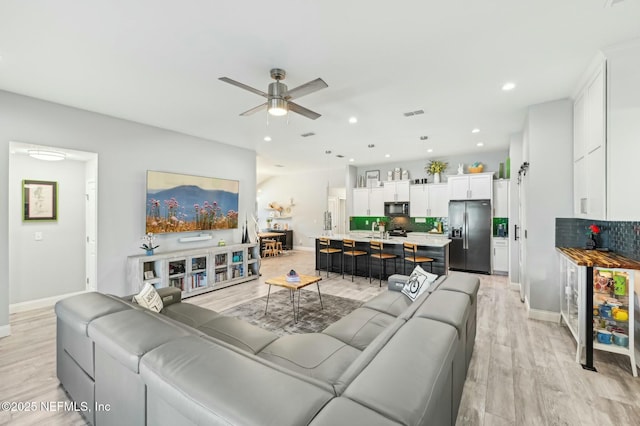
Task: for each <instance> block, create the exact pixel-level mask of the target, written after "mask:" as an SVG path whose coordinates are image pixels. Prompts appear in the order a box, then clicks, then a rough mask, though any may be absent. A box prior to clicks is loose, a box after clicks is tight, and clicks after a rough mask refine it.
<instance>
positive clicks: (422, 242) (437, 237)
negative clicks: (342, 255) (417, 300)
mask: <svg viewBox="0 0 640 426" xmlns="http://www.w3.org/2000/svg"><path fill="white" fill-rule="evenodd" d="M313 238H329V239H331V240H334V241H342V240H343V239H345V238H348V239H352V240H355V241H357V242H361V243H366V242H368V241H371V240H376V241H382V242H384V243H385V244H402V243H404V242H406V241H408V242H411V243H415V244H418V245H419V246H425V247H445V246H447V245H448V244H449V243H450V242H451V240H450V239H449V238H448V237H447V236H446V235H444V234H431V233H427V232H409V233H407V236H406V237H388V238H380V233H379V232H377V231H376V232H371V231H351V232H349V233H348V234H334V235H318V236H315V237H313Z"/></svg>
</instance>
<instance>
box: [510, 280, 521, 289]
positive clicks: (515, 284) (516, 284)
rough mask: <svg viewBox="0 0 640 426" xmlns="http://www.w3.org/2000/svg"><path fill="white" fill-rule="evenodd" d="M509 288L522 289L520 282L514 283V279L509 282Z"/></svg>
mask: <svg viewBox="0 0 640 426" xmlns="http://www.w3.org/2000/svg"><path fill="white" fill-rule="evenodd" d="M509 289H510V290H516V291H520V283H514V282H513V281H511V282H509Z"/></svg>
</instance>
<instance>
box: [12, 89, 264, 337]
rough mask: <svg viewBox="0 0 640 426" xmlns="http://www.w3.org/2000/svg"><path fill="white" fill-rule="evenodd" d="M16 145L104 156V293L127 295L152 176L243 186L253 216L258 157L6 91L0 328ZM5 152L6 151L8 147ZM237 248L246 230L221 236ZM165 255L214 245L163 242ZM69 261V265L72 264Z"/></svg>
mask: <svg viewBox="0 0 640 426" xmlns="http://www.w3.org/2000/svg"><path fill="white" fill-rule="evenodd" d="M10 140H18V141H21V142H26V143H35V144H40V145H47V146H54V147H56V146H57V147H64V148H70V149H76V150H80V151H88V152H95V153H97V154H98V158H99V164H98V197H99V198H98V290H99V291H101V292H105V293H114V294H119V295H124V294H125V292H126V285H125V265H126V257H127V256H129V255H134V254H140V252H141V251H140V249H139V248H138V247H139V244H140V237H141V236H142V235H143V233H144V217H145V201H144V198H145V179H146V178H145V176H146V170H161V171H170V172H176V173H185V174H194V175H200V176H212V177H220V178H226V179H236V180H239V181H240V206H239V213H240V217H241V218H244V216H245V212H249V213H251V212H252V211H253V210H254V202H255V185H256V183H255V182H256V160H255V152H254V151H251V150H247V149H242V148H237V147H233V146H230V145H225V144H221V143H216V142H212V141H208V140H204V139H201V138H196V137H193V136H188V135H183V134H180V133H176V132H172V131H168V130H163V129H159V128H156V127H151V126H145V125H141V124H138V123H134V122H130V121H126V120H120V119H117V118H113V117H108V116H104V115H101V114H95V113H91V112H88V111H83V110H78V109H75V108H69V107H65V106H62V105H58V104H54V103H50V102H46V101H41V100H38V99H34V98H29V97H25V96H21V95H16V94H13V93H9V92H3V91H0V170H1V171H0V218H1V219H0V327H2V326H3V325H5V324H8V301H9V285H8V279H9V272H8V270H9V263H8V243H7V240H8V220H7V219H5V218H7V217H8V213H9V212H8V208H7V205H8V191H7V188H8V186H9V182H8V174H7V171H6V170H7V167H8V148H7V145H8V143H9V141H10ZM3 146H4V149H2V147H3ZM213 235H214V241H213V243H216V242H217V240H219V239H221V238H222V239H225V240H226V241H227V242H239V241H240V240H241V235H240V230H239V229H238V230H233V231H216V232H214V233H213ZM159 244H160V248H159V249H158V251H159V252H162V251H165V250H170V249H176V248H192V247H198V246H203V245H207V244H211V242H201V243H191V244H180V243H178V242H177V236H176V235H170V236H162V237H161V238H160V239H159ZM70 260H71V259H70Z"/></svg>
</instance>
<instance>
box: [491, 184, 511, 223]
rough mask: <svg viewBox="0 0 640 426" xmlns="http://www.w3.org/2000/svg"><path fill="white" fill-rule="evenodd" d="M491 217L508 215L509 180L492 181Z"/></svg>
mask: <svg viewBox="0 0 640 426" xmlns="http://www.w3.org/2000/svg"><path fill="white" fill-rule="evenodd" d="M493 217H509V181H508V180H496V181H494V182H493Z"/></svg>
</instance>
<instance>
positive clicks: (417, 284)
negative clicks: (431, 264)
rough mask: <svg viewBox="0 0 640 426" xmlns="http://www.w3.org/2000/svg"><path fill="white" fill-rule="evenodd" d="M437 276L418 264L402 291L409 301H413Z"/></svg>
mask: <svg viewBox="0 0 640 426" xmlns="http://www.w3.org/2000/svg"><path fill="white" fill-rule="evenodd" d="M437 278H438V276H437V275H435V274H430V273H429V272H427V271H425V270H424V269H422V268H421V267H420V265H418V266H416V267H415V269H414V270H413V272H412V273H411V276H409V279H408V280H407V282H406V283H405V285H404V287H403V288H402V293H404V295H405V296H407V297H408V298H409V299H411V301H415V300H416V299H417V298H418V296H420V295H421V294H422V293H424V291H425V290H426V289H427V288H428V287H429V285H430V284H431V283H432V282H434V281H435V280H436V279H437Z"/></svg>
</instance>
